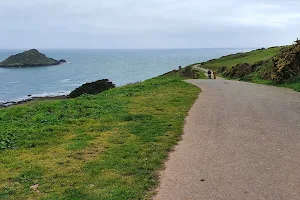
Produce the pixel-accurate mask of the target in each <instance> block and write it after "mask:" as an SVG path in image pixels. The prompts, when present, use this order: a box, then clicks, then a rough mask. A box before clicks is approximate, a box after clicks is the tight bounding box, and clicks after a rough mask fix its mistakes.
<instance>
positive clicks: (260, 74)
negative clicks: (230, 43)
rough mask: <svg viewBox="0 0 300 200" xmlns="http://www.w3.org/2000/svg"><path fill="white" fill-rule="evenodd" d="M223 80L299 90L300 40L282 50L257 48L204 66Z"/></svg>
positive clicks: (212, 61)
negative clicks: (229, 79) (219, 75)
mask: <svg viewBox="0 0 300 200" xmlns="http://www.w3.org/2000/svg"><path fill="white" fill-rule="evenodd" d="M201 67H203V68H207V69H212V70H214V71H217V72H218V73H219V74H221V75H222V76H224V77H227V78H231V79H237V80H241V81H250V82H254V83H262V84H270V85H275V86H280V87H288V88H292V89H294V90H295V91H300V41H299V40H297V41H295V43H294V44H292V45H289V46H283V47H271V48H268V49H257V50H254V51H250V52H246V53H237V54H232V55H228V56H223V57H221V58H219V59H213V60H209V61H207V62H204V63H201Z"/></svg>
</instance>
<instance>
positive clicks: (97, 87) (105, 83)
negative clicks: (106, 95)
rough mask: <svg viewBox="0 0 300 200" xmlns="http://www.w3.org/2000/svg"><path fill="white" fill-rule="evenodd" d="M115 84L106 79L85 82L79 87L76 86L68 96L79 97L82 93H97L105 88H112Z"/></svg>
mask: <svg viewBox="0 0 300 200" xmlns="http://www.w3.org/2000/svg"><path fill="white" fill-rule="evenodd" d="M114 87H115V84H113V83H112V82H110V81H109V80H108V79H102V80H98V81H95V82H92V83H85V84H83V85H82V86H80V87H79V88H76V89H75V90H74V91H72V92H71V93H70V95H69V97H70V98H76V97H79V96H80V95H82V94H98V93H101V92H103V91H105V90H109V89H111V88H114Z"/></svg>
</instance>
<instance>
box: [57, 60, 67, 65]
mask: <svg viewBox="0 0 300 200" xmlns="http://www.w3.org/2000/svg"><path fill="white" fill-rule="evenodd" d="M58 62H59V64H62V63H66V62H67V61H66V60H65V59H60V60H59V61H58Z"/></svg>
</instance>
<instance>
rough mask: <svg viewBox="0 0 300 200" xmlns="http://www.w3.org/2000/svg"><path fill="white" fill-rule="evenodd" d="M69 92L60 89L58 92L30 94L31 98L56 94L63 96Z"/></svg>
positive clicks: (54, 95)
mask: <svg viewBox="0 0 300 200" xmlns="http://www.w3.org/2000/svg"><path fill="white" fill-rule="evenodd" d="M68 94H70V91H60V92H44V93H41V94H33V95H31V97H32V98H39V97H56V96H63V95H68Z"/></svg>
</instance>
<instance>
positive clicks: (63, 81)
mask: <svg viewBox="0 0 300 200" xmlns="http://www.w3.org/2000/svg"><path fill="white" fill-rule="evenodd" d="M70 80H71V79H68V78H67V79H63V80H61V81H60V82H61V83H66V82H69V81H70Z"/></svg>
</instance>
